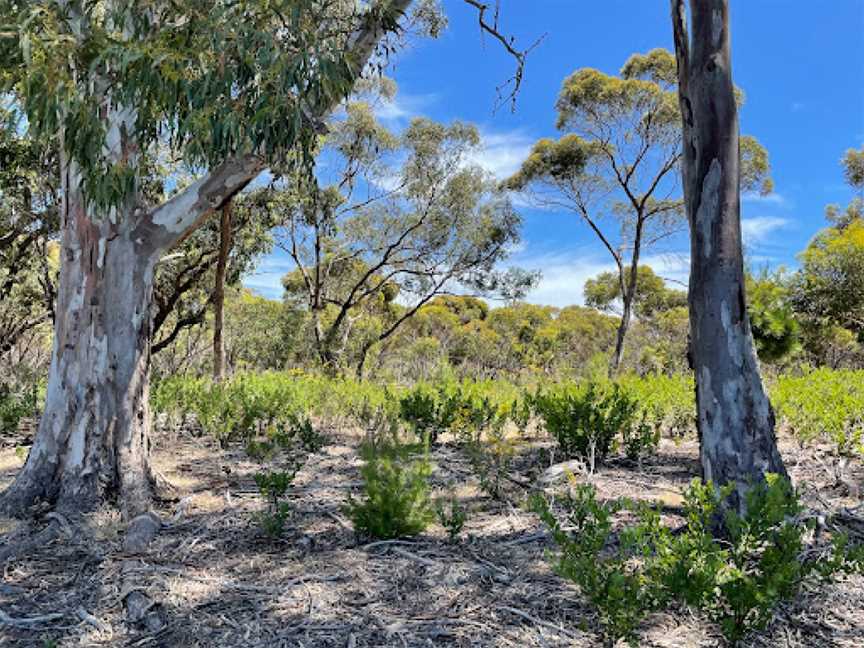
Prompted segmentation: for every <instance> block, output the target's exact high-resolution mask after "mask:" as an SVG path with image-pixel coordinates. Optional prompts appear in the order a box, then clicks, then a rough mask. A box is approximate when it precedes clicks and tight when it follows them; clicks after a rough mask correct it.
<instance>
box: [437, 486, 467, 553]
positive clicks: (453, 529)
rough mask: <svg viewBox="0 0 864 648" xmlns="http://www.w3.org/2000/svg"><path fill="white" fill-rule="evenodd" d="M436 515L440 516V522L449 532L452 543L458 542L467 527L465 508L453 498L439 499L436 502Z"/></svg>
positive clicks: (448, 535)
mask: <svg viewBox="0 0 864 648" xmlns="http://www.w3.org/2000/svg"><path fill="white" fill-rule="evenodd" d="M435 514H436V515H437V516H438V522H440V523H441V526H442V527H444V529H445V530H446V531H447V537H448V538H449V540H450V542H456V539H457V538H458V537H459V534H460V533H462V528H463V527H464V526H465V520H467V519H468V514H467V512H466V511H465V508H464V507H463V506H462V504H460V503H459V500H458V499H456V498H455V497H453V496H451V497H448V498H446V499H445V498H438V499H437V500H435Z"/></svg>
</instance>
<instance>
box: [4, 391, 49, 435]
mask: <svg viewBox="0 0 864 648" xmlns="http://www.w3.org/2000/svg"><path fill="white" fill-rule="evenodd" d="M40 392H41V390H40V388H39V385H37V384H36V383H33V384H31V385H30V386H28V387H26V388H25V389H23V390H14V391H13V390H10V389H9V388H8V387H7V386H5V385H0V433H6V432H14V431H15V430H16V429H17V428H18V423H19V421H20V420H21V419H22V418H26V417H28V416H33V415H34V414H35V413H36V412H37V411H38V409H39V406H40V404H41V402H42V395H41V393H40Z"/></svg>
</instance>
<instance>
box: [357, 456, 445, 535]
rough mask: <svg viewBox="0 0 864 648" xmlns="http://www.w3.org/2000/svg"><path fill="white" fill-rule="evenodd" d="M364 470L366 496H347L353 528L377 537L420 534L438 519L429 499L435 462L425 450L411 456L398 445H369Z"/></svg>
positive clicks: (362, 472)
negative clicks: (432, 463)
mask: <svg viewBox="0 0 864 648" xmlns="http://www.w3.org/2000/svg"><path fill="white" fill-rule="evenodd" d="M363 458H364V460H365V464H364V465H363V468H362V469H361V471H360V472H361V475H362V477H363V491H364V493H363V494H364V496H363V499H362V500H361V501H358V500H355V499H354V498H353V497H352V496H349V498H348V505H347V506H346V513H347V514H348V516H349V517H350V518H351V520H352V521H353V523H354V529H355V530H356V531H358V532H362V533H366V534H368V535H370V536H373V537H375V538H382V539H391V538H399V537H402V536H411V535H417V534H418V533H421V532H422V531H424V530H425V529H426V527H427V526H429V524H430V523H431V522H432V520H433V519H434V518H435V513H434V511H433V510H432V505H431V502H430V499H429V477H430V475H431V474H432V465H431V463H430V462H429V458H428V456H427V455H426V453H425V452H424V454H422V455H421V456H419V457H418V456H412V455H411V453H410V452H409V451H408V449H407V448H405V447H402V446H399V445H397V444H395V443H394V444H386V443H381V444H375V445H373V444H367V445H366V446H364V448H363Z"/></svg>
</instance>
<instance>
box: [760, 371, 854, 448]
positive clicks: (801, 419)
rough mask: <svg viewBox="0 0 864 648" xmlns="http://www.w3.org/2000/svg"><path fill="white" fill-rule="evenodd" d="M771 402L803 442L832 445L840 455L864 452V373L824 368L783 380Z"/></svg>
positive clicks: (781, 379)
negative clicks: (817, 441)
mask: <svg viewBox="0 0 864 648" xmlns="http://www.w3.org/2000/svg"><path fill="white" fill-rule="evenodd" d="M771 400H772V403H773V405H774V407H775V409H776V411H777V415H778V417H779V418H780V420H781V421H782V422H783V424H784V425H785V426H787V427H788V428H789V429H790V430H791V432H792V434H793V435H794V436H795V437H796V438H797V439H798V440H799V442H801V443H806V442H810V441H814V440H823V441H830V442H831V443H832V444H833V445H834V447H835V449H836V452H837V453H838V454H840V455H848V454H855V453H861V452H864V371H852V370H844V369H840V370H834V371H832V370H831V369H827V368H821V369H816V370H814V371H810V372H807V373H804V374H802V375H800V376H781V377H780V378H779V379H778V380H777V382H776V384H775V385H774V387H773V389H772V390H771Z"/></svg>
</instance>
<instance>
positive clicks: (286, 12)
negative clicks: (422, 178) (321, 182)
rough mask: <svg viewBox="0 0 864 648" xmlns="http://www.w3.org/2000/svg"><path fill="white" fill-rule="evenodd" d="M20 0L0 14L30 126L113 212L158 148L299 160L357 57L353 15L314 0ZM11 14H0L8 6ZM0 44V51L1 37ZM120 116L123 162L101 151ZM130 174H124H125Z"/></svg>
mask: <svg viewBox="0 0 864 648" xmlns="http://www.w3.org/2000/svg"><path fill="white" fill-rule="evenodd" d="M63 7H64V4H63V3H54V2H39V3H27V4H26V6H24V7H23V8H21V9H20V10H19V11H17V12H16V13H7V14H6V15H3V16H2V18H3V21H4V22H7V21H8V22H9V23H11V24H14V26H15V30H16V32H17V33H16V39H17V41H18V46H19V52H20V55H19V56H17V57H14V58H12V59H11V60H8V61H4V72H6V73H7V77H8V82H7V87H5V88H4V90H10V91H12V92H14V93H15V94H16V95H17V96H18V97H19V98H20V100H21V103H22V105H23V106H24V107H25V110H26V113H27V117H28V121H29V125H30V128H31V129H32V130H33V132H34V133H35V134H37V135H45V136H48V137H51V136H54V135H57V134H59V133H61V132H62V133H63V142H64V148H65V149H66V152H67V153H68V154H69V156H70V157H71V158H72V159H74V160H75V161H76V162H77V164H78V166H79V167H80V170H81V173H82V175H83V184H84V191H85V195H86V197H87V199H88V200H89V201H91V202H92V203H95V204H96V205H97V206H99V207H101V208H107V207H109V206H113V205H117V204H118V203H119V202H120V201H121V200H123V198H124V197H125V196H128V195H129V194H130V193H131V192H133V191H134V189H135V180H136V176H135V170H134V161H133V160H132V159H131V157H129V158H127V155H129V156H134V155H135V154H138V153H142V152H146V151H148V150H149V149H150V148H151V147H152V146H153V145H154V144H155V143H156V142H157V141H159V140H160V139H168V140H169V141H170V143H171V147H172V149H173V151H174V152H175V154H177V155H179V156H182V157H183V158H184V160H185V161H186V162H187V164H189V165H190V166H192V167H205V168H206V167H212V166H214V165H216V164H219V163H220V162H221V161H223V160H225V159H226V158H228V157H231V156H236V155H244V154H252V153H254V154H258V155H262V156H264V157H265V158H266V159H267V160H268V161H269V162H272V163H274V164H277V163H280V162H283V161H285V160H286V159H287V157H288V156H289V155H290V154H291V153H292V152H293V151H294V150H295V149H296V148H297V147H298V146H299V147H300V149H301V150H306V151H310V150H311V149H312V147H313V146H314V143H315V138H316V129H317V127H318V124H317V120H319V119H321V118H322V117H323V116H324V115H325V114H326V113H327V112H328V111H329V109H330V107H331V106H332V105H334V104H335V103H337V102H338V101H340V100H341V99H342V98H344V97H345V96H346V95H347V94H348V93H349V92H350V89H351V87H352V85H353V83H354V81H355V80H356V78H357V77H358V76H359V74H360V70H359V69H357V68H358V67H359V66H360V65H362V63H364V61H356V60H354V59H355V58H356V54H357V53H356V52H353V53H352V52H350V51H349V39H350V37H351V35H352V34H353V33H354V31H355V29H356V28H358V27H359V26H360V24H362V21H363V20H373V21H374V20H378V21H381V28H382V31H381V33H386V32H388V31H392V30H393V29H395V28H396V20H397V19H398V16H391V15H389V14H386V15H377V14H376V15H374V16H373V15H371V14H370V15H361V16H360V17H359V20H360V21H361V22H358V18H357V16H356V15H355V13H354V12H353V11H346V10H345V7H344V6H343V5H341V4H340V3H331V2H324V1H322V0H242V1H240V2H221V1H220V2H206V3H205V2H200V1H199V0H183V1H181V2H174V3H171V4H170V5H163V4H161V3H155V4H154V3H133V2H121V3H113V4H112V5H110V7H111V9H110V10H105V9H104V7H102V5H101V4H99V3H92V4H86V5H81V4H79V3H70V4H69V5H68V6H67V9H66V10H64V8H63ZM10 11H11V10H10ZM4 47H10V46H9V44H8V43H6V42H5V41H4ZM123 110H128V111H131V112H132V114H133V119H132V121H131V122H130V123H128V124H126V126H127V132H126V133H125V134H124V140H125V141H124V143H123V146H124V153H123V154H122V157H121V158H120V159H118V158H117V152H116V151H114V152H112V151H109V150H108V149H107V148H106V144H107V143H109V142H108V141H107V137H106V135H107V133H108V131H109V130H110V128H111V127H112V126H116V125H117V123H116V119H117V113H118V112H122V111H123ZM130 167H132V168H130Z"/></svg>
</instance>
